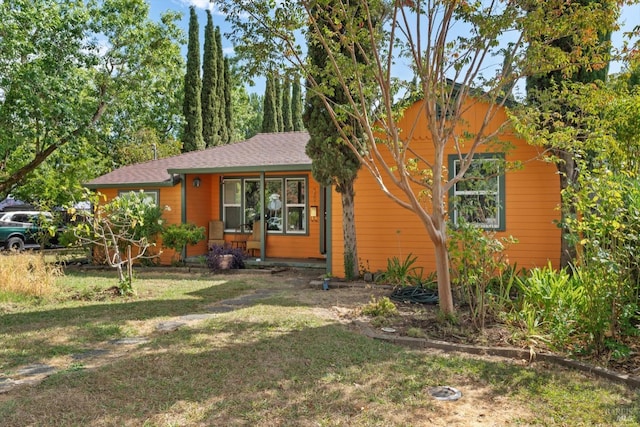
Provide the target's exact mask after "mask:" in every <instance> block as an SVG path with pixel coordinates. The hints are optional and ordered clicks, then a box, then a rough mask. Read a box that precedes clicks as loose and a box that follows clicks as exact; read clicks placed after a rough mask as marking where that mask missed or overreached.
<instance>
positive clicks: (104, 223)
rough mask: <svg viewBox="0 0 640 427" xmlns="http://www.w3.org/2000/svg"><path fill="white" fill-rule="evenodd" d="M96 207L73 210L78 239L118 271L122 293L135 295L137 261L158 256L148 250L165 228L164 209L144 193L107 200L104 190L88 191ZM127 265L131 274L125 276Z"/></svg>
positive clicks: (131, 193) (87, 194)
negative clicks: (102, 192)
mask: <svg viewBox="0 0 640 427" xmlns="http://www.w3.org/2000/svg"><path fill="white" fill-rule="evenodd" d="M86 198H87V200H88V201H90V203H91V205H92V206H94V209H93V210H75V209H73V208H72V209H70V210H69V212H70V214H71V215H73V218H72V219H73V220H74V223H75V224H74V227H73V230H74V233H75V235H76V237H77V238H78V240H79V241H80V242H81V243H82V244H84V245H88V246H91V247H92V248H94V256H98V257H101V259H102V261H103V262H104V263H105V264H107V265H109V266H111V267H113V268H115V269H116V271H117V272H118V279H119V283H118V288H119V289H120V293H121V294H122V295H131V294H133V283H132V282H133V270H132V269H133V263H134V261H136V260H141V259H149V258H154V257H157V256H158V255H159V254H150V253H148V250H149V248H151V247H153V246H155V243H154V238H155V236H156V235H157V233H158V232H159V231H160V230H161V229H162V224H163V222H162V209H160V208H159V207H158V206H157V205H156V204H155V203H154V202H153V201H151V199H149V198H148V196H147V195H145V194H144V192H142V191H140V192H130V193H126V194H123V195H121V196H118V197H116V198H114V199H112V200H110V201H109V202H106V203H105V199H106V198H105V197H104V196H103V195H102V194H100V193H95V194H90V193H89V192H87V193H86ZM125 268H126V272H127V274H126V275H125Z"/></svg>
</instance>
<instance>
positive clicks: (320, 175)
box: [303, 2, 377, 279]
mask: <svg viewBox="0 0 640 427" xmlns="http://www.w3.org/2000/svg"><path fill="white" fill-rule="evenodd" d="M350 7H352V8H353V12H352V13H350V16H353V17H354V20H357V19H362V14H361V13H359V11H358V7H359V5H358V3H357V2H355V3H354V4H353V6H350ZM314 15H315V21H316V23H317V24H318V25H319V26H321V27H322V26H326V27H327V28H328V29H333V28H334V25H335V23H333V20H334V19H335V17H334V16H333V15H332V14H331V11H329V10H325V9H322V8H315V10H314ZM365 19H366V18H365ZM328 22H331V24H328ZM360 24H361V25H367V24H366V22H361V23H360ZM354 25H356V26H357V25H358V23H357V22H354ZM376 25H377V24H376ZM313 34H314V31H313V30H311V31H309V33H308V36H307V37H308V39H307V57H308V61H309V63H310V68H311V69H312V70H314V71H313V73H314V74H313V79H314V80H315V82H316V83H317V84H318V86H320V87H322V88H324V89H327V88H331V89H332V90H331V94H332V95H331V96H326V98H325V99H326V100H327V101H328V102H329V103H330V104H331V105H333V106H335V107H334V108H336V109H337V110H339V109H340V106H342V105H344V106H347V105H349V101H348V99H347V95H346V93H345V91H344V88H343V87H342V85H341V84H340V83H338V82H337V81H336V79H334V78H333V72H332V68H331V66H330V64H329V63H328V62H327V53H326V52H325V48H324V45H323V44H321V43H317V42H316V40H315V39H314V38H313V37H314V35H313ZM339 40H340V36H339V35H336V41H337V42H338V41H339ZM338 45H339V44H338ZM363 46H366V43H363ZM356 51H357V50H356ZM341 54H342V55H344V56H345V57H347V58H349V60H350V59H351V53H350V52H349V50H348V47H343V51H342V52H335V53H334V55H336V56H338V55H341ZM364 54H365V53H364V52H362V51H357V53H356V60H357V61H358V62H359V63H360V64H362V63H364V61H365V58H363V55H364ZM357 65H359V64H354V66H357ZM358 78H359V79H363V80H365V81H362V82H361V84H365V85H366V84H367V82H366V79H367V76H366V74H365V73H362V74H361V75H360V76H359V77H358ZM369 78H371V77H369ZM349 83H350V82H347V84H349ZM332 85H333V86H332ZM303 120H304V124H305V126H306V128H307V130H308V131H309V142H308V143H307V146H306V153H307V155H308V156H309V157H310V158H311V161H312V164H311V172H312V174H313V177H314V178H315V179H316V181H318V182H319V183H320V184H322V185H326V186H328V185H333V186H335V190H336V191H337V192H338V193H340V196H341V202H342V235H343V243H344V260H343V261H344V271H345V277H346V278H347V279H352V278H355V277H357V276H358V274H359V271H358V245H357V234H356V221H355V188H354V182H355V179H356V177H357V174H358V170H359V169H360V167H361V164H360V160H359V159H358V157H357V156H356V155H355V154H354V152H353V151H352V150H351V148H350V147H349V146H348V145H347V144H346V143H345V141H344V140H343V137H342V136H341V134H340V133H339V132H338V129H337V128H336V124H335V123H334V121H333V119H332V117H331V115H330V114H329V111H328V110H327V108H326V107H325V103H324V101H323V100H322V98H320V97H319V96H318V95H315V94H314V93H313V88H312V85H311V84H310V83H309V82H307V92H306V101H305V110H304V114H303ZM338 120H339V121H340V122H341V123H339V124H340V126H341V128H342V129H343V131H344V132H345V133H346V134H347V138H359V137H361V136H362V128H361V127H360V125H359V123H358V122H357V120H355V119H350V118H349V116H348V114H347V115H344V116H343V117H338Z"/></svg>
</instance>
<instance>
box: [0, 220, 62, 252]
mask: <svg viewBox="0 0 640 427" xmlns="http://www.w3.org/2000/svg"><path fill="white" fill-rule="evenodd" d="M52 222H53V216H52V215H51V213H50V212H41V211H14V212H4V213H0V247H3V248H5V249H7V250H15V251H22V250H23V249H25V248H38V247H40V241H41V240H40V239H41V237H42V235H39V233H45V230H44V228H45V227H47V226H49V225H50V224H51V223H52ZM55 240H56V239H55V236H53V238H52V239H50V240H49V242H48V243H50V244H53V243H55Z"/></svg>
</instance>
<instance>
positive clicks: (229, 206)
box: [222, 179, 243, 230]
mask: <svg viewBox="0 0 640 427" xmlns="http://www.w3.org/2000/svg"><path fill="white" fill-rule="evenodd" d="M222 194H223V196H222V219H223V221H224V228H225V230H238V229H239V227H240V225H241V224H243V222H242V180H240V179H225V180H224V183H223V191H222Z"/></svg>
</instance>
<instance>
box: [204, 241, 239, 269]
mask: <svg viewBox="0 0 640 427" xmlns="http://www.w3.org/2000/svg"><path fill="white" fill-rule="evenodd" d="M225 255H231V260H230V261H229V264H228V265H227V268H229V269H238V268H244V260H245V258H246V254H245V253H244V252H243V251H242V249H240V248H232V247H230V246H227V245H213V246H211V248H210V249H209V253H208V254H207V266H208V267H209V269H210V270H211V271H219V270H222V264H223V259H224V256H225Z"/></svg>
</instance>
